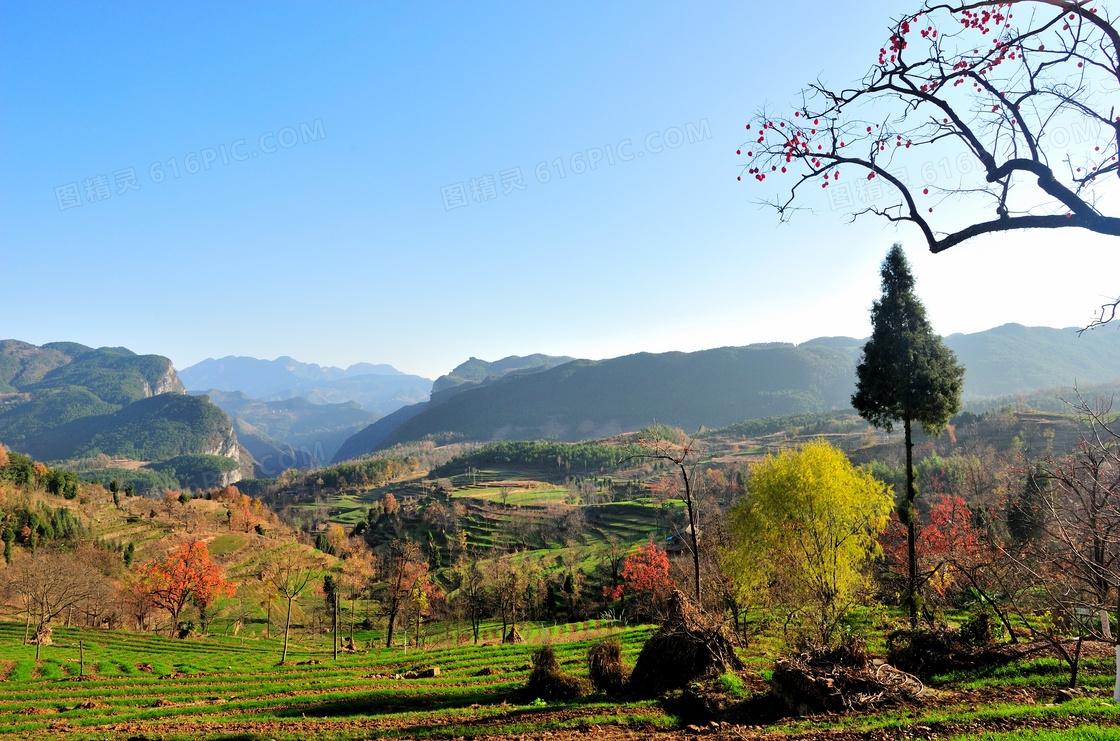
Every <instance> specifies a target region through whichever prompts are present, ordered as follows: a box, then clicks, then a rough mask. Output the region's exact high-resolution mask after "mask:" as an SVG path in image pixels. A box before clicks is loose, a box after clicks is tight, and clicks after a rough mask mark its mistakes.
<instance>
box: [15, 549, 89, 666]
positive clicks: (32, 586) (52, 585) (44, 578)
mask: <svg viewBox="0 0 1120 741" xmlns="http://www.w3.org/2000/svg"><path fill="white" fill-rule="evenodd" d="M5 575H6V576H9V575H10V576H9V578H10V586H11V591H12V592H14V593H15V594H18V595H21V596H22V597H23V602H24V605H25V608H26V610H27V623H26V625H25V630H24V633H25V635H24V639H25V640H26V639H27V628H28V627H30V625H31V622H32V621H35V623H36V626H37V627H36V630H35V639H34V642H35V659H36V660H38V658H39V650H40V648H41V647H42V646H44V645H48V644H49V643H50V622H51V621H52V620H53V619H54V618H56V617H58V616H59V615H61V614H62V613H63V612H65V611H67V610H70V609H72V608H74V607H75V606H77V605H79V604H81V603H82V602H84V601H85V600H86V598H87V597H88V596H89V595H90V594H91V590H92V589H93V588H94V585H95V584H97V583H98V582H99V580H100V577H101V575H100V574H98V573H97V572H96V571H95V570H94V569H92V568H90V566H89V565H88V564H86V563H85V562H84V561H81V560H75V559H73V558H71V557H70V555H69V554H66V553H64V552H61V551H56V550H45V549H40V550H39V552H38V553H37V554H36V555H35V557H34V558H30V559H24V560H22V561H21V562H20V563H19V564H17V565H16V566H15V567H13V568H12V569H10V570H9V571H6V572H5Z"/></svg>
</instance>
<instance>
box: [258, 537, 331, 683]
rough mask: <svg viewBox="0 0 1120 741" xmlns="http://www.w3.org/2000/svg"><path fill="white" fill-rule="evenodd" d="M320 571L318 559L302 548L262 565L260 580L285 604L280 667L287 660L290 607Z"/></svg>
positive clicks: (291, 550) (290, 620)
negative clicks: (274, 591) (266, 583)
mask: <svg viewBox="0 0 1120 741" xmlns="http://www.w3.org/2000/svg"><path fill="white" fill-rule="evenodd" d="M322 569H323V562H322V559H320V558H319V557H318V556H317V555H315V554H313V553H309V552H308V551H305V550H303V549H302V548H287V549H285V550H284V551H282V552H281V553H280V554H278V555H274V556H272V557H271V558H269V559H268V560H267V561H266V562H265V563H263V564H262V569H261V580H262V581H266V582H268V584H269V585H270V586H271V587H272V588H273V589H274V590H276V594H277V595H278V596H279V597H280V598H281V599H283V600H284V601H285V602H286V603H287V609H286V610H285V614H284V651H283V653H282V654H281V655H280V663H281V664H283V663H284V662H285V661H287V660H288V636H289V634H290V632H291V627H292V605H293V603H295V601H296V598H298V597H299V596H300V595H301V594H303V591H304V590H305V589H307V587H308V585H309V584H311V583H312V582H313V581H314V579H315V577H317V576H318V575H319V572H320V571H322Z"/></svg>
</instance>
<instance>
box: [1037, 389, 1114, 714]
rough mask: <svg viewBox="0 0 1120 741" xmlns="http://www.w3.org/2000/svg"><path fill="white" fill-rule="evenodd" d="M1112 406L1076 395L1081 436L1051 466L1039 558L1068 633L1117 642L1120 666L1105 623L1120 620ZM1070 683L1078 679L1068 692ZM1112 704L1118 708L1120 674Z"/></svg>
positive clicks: (1107, 625) (1044, 496) (1044, 495)
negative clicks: (1051, 574) (1051, 578)
mask: <svg viewBox="0 0 1120 741" xmlns="http://www.w3.org/2000/svg"><path fill="white" fill-rule="evenodd" d="M1111 406H1112V404H1111V401H1108V402H1103V403H1102V404H1101V405H1100V406H1098V407H1094V406H1092V405H1091V404H1089V403H1087V402H1086V401H1085V400H1084V399H1083V398H1081V397H1080V395H1079V396H1078V402H1077V403H1076V405H1075V410H1076V411H1077V412H1078V413H1079V414H1080V415H1081V417H1082V419H1083V420H1084V421H1085V423H1086V430H1085V434H1084V437H1083V439H1082V441H1081V443H1080V444H1079V445H1078V449H1077V451H1076V452H1075V453H1074V454H1072V455H1069V456H1066V457H1065V458H1063V459H1060V460H1057V461H1053V462H1052V463H1051V465H1050V466H1049V474H1050V479H1051V483H1052V486H1050V487H1049V488H1048V489H1047V490H1045V491H1044V493H1043V497H1042V502H1043V507H1044V510H1045V514H1046V518H1045V520H1044V522H1045V526H1044V527H1045V530H1046V534H1047V535H1048V536H1049V537H1048V538H1047V541H1048V543H1047V547H1046V549H1045V552H1044V558H1043V559H1042V560H1043V561H1044V562H1045V563H1049V564H1051V565H1052V566H1053V568H1054V571H1055V573H1056V574H1058V575H1060V578H1059V579H1058V580H1057V581H1056V582H1055V583H1053V584H1052V585H1051V587H1050V591H1051V594H1052V597H1053V598H1054V602H1055V603H1056V604H1057V605H1059V606H1060V607H1061V608H1062V613H1063V615H1064V617H1065V619H1066V621H1067V622H1068V623H1069V625H1070V627H1072V628H1073V629H1074V630H1076V632H1077V634H1078V636H1079V637H1080V636H1086V637H1091V638H1095V639H1098V640H1104V641H1109V642H1111V643H1113V644H1115V645H1116V657H1117V667H1118V668H1120V641H1118V639H1117V636H1115V635H1114V634H1113V632H1112V628H1111V625H1110V622H1111V621H1110V617H1109V613H1110V612H1111V613H1113V615H1114V616H1115V617H1116V618H1117V620H1120V448H1118V445H1120V431H1118V430H1117V429H1114V426H1115V425H1114V424H1113V426H1110V423H1109V421H1108V420H1109V419H1110V417H1111V415H1110V412H1111ZM1075 681H1076V673H1075V674H1074V676H1073V678H1072V679H1071V686H1072V684H1073V683H1074V682H1075ZM1113 701H1114V702H1120V672H1118V673H1117V677H1116V686H1115V689H1114V691H1113Z"/></svg>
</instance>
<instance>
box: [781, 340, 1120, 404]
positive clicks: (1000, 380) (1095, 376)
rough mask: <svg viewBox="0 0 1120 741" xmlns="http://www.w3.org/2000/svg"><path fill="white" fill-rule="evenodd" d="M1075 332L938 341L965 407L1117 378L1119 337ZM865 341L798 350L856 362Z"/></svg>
mask: <svg viewBox="0 0 1120 741" xmlns="http://www.w3.org/2000/svg"><path fill="white" fill-rule="evenodd" d="M1078 331H1079V329H1078V328H1077V327H1066V328H1064V329H1055V328H1054V327H1026V326H1023V325H1022V324H1015V323H1008V324H1003V325H1001V326H999V327H993V328H992V329H988V330H984V331H983V332H974V333H972V334H963V333H960V332H958V333H955V334H951V335H947V336H946V337H945V338H944V340H945V344H946V346H948V347H949V349H950V350H952V351H953V352H955V353H956V354H957V359H958V360H960V361H961V363H962V364H963V365H964V367H965V376H964V393H963V397H964V400H965V401H973V400H977V399H987V398H991V397H996V396H1004V395H1007V394H1015V393H1029V392H1031V391H1035V390H1036V389H1045V388H1054V387H1057V386H1073V385H1074V384H1077V383H1086V384H1096V383H1106V382H1108V381H1112V380H1114V379H1117V378H1120V334H1118V333H1117V332H1116V331H1115V330H1112V331H1110V330H1109V329H1107V328H1105V329H1101V330H1098V331H1094V332H1083V333H1081V334H1080V335H1078ZM866 341H867V340H866V339H863V340H857V339H855V338H853V337H818V338H816V339H813V340H809V341H808V342H804V343H802V344H801V345H800V347H808V346H819V347H831V348H833V349H837V350H840V351H842V352H845V353H847V354H848V355H850V356H851V357H852V358H853V359H855V360H857V361H858V359H859V357H860V354H861V353H862V352H863V345H864V343H865V342H866Z"/></svg>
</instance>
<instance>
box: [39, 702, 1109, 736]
mask: <svg viewBox="0 0 1120 741" xmlns="http://www.w3.org/2000/svg"><path fill="white" fill-rule="evenodd" d="M602 714H603V708H601V707H600V708H588V709H586V710H585V709H579V708H576V709H568V710H559V711H549V710H547V709H541V710H533V711H527V710H525V709H512V708H511V710H510V711H509V712H506V713H501V714H497V715H490V716H487V717H480V718H476V719H473V720H472V719H469V718H463V717H461V716H458V717H456V716H450V717H446V718H435V719H433V718H424V719H399V718H384V717H370V718H365V719H347V720H339V721H332V720H317V721H312V720H307V719H299V720H291V721H239V720H236V716H230V719H229V720H228V721H227V720H220V719H214V720H207V721H205V722H189V721H183V720H175V721H169V722H165V723H127V724H126V723H117V724H106V725H102V726H97V727H85V728H78V727H74V726H68V725H67V724H64V723H56V724H53V725H52V727H51V728H49V729H45V730H43V731H41V732H39V733H36V734H34V736H32V737H37V738H61V739H79V738H83V739H85V738H98V739H130V740H131V741H144V740H151V741H155V739H161V738H167V737H173V738H192V739H194V738H198V739H203V738H212V739H254V738H260V739H269V738H275V737H277V736H282V737H288V738H290V737H296V738H300V739H314V738H316V737H318V736H320V735H329V736H331V737H334V738H338V737H347V736H350V737H354V738H361V737H377V736H380V735H383V734H385V733H392V734H393V736H394V737H397V738H410V737H411V734H418V735H420V736H424V737H431V736H433V735H436V736H441V737H444V738H457V739H458V738H464V736H463V735H460V734H459V732H458V729H465V728H469V729H470V730H469V731H468V733H469V734H470V736H469V737H470V738H471V739H473V740H474V741H513V740H514V739H517V740H518V741H528V740H529V739H533V740H534V741H537V740H539V741H574V740H575V739H581V740H583V741H587V740H589V739H605V740H606V741H621V740H622V739H654V740H664V741H670V740H675V739H682V740H683V739H694V738H701V737H702V738H704V739H710V740H711V741H724V740H725V739H726V740H727V741H732V740H734V741H778V740H779V739H780V740H781V741H815V740H820V741H825V740H827V741H891V740H894V739H948V738H951V737H953V736H957V735H960V734H966V733H983V732H1006V731H1015V730H1024V729H1038V730H1060V729H1063V728H1071V727H1073V726H1077V725H1084V724H1086V723H1090V724H1096V725H1101V726H1110V727H1120V719H1115V720H1113V719H1107V718H1094V719H1083V718H1079V717H1076V716H1072V717H1060V718H1027V717H1017V718H1006V719H1005V718H988V719H983V720H976V721H970V722H949V723H928V724H922V723H919V724H916V725H914V726H910V727H907V728H902V729H889V730H880V729H876V730H869V731H850V730H840V729H836V730H832V729H827V730H810V731H799V732H791V731H790V730H788V729H787V730H782V726H781V725H778V726H769V727H759V726H750V725H734V724H728V723H722V724H714V723H713V724H709V725H706V726H698V725H690V726H687V727H685V728H682V729H679V730H673V731H663V730H661V731H659V730H657V729H656V728H654V727H653V726H652V724H648V723H645V724H638V725H630V726H623V725H596V724H594V723H593V722H591V719H592V718H593V717H594V716H599V717H601V716H602ZM585 717H586V718H587V719H588V722H581V720H580V719H581V718H585ZM557 723H564V724H566V725H569V726H570V727H568V728H564V729H560V730H528V729H531V728H533V727H536V728H540V727H541V726H547V725H553V724H557ZM510 726H515V727H516V726H521V727H524V728H526V730H525V731H522V732H517V733H505V732H503V729H505V728H509V727H510ZM456 727H457V728H456ZM487 729H492V731H493V732H487Z"/></svg>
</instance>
